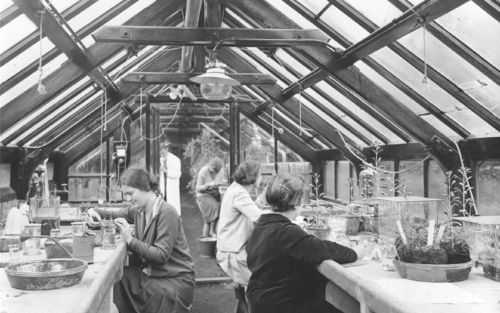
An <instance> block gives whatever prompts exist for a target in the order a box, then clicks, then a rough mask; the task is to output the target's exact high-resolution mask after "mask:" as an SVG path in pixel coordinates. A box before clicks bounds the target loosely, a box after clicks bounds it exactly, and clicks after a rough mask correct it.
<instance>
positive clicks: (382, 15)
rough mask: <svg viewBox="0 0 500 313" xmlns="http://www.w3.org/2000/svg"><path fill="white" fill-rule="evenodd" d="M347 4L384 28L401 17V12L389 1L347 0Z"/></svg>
mask: <svg viewBox="0 0 500 313" xmlns="http://www.w3.org/2000/svg"><path fill="white" fill-rule="evenodd" d="M346 2H347V3H349V4H350V5H351V6H352V7H353V8H355V9H356V11H358V12H360V13H361V14H363V15H364V16H366V17H367V18H369V19H370V20H371V21H372V22H374V23H375V24H377V25H378V26H384V25H386V24H388V23H389V22H391V21H392V20H393V19H395V18H396V17H398V16H400V15H401V11H399V10H398V9H397V8H395V7H394V6H393V5H392V4H390V1H387V0H370V1H366V0H347V1H346Z"/></svg>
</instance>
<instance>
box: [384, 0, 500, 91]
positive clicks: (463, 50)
mask: <svg viewBox="0 0 500 313" xmlns="http://www.w3.org/2000/svg"><path fill="white" fill-rule="evenodd" d="M389 1H390V2H391V4H392V5H394V6H395V7H396V8H398V9H399V10H401V11H406V10H410V9H412V8H413V5H412V4H411V2H409V1H407V0H389ZM483 2H484V1H483ZM497 7H498V8H500V6H499V5H498V4H497ZM497 12H498V11H497ZM426 29H427V30H428V31H429V33H431V34H432V35H433V36H434V37H436V38H437V39H439V40H440V41H441V42H442V43H444V44H445V45H446V46H448V47H449V48H450V49H452V50H453V51H454V52H455V53H457V54H458V55H460V56H461V57H462V58H463V59H464V60H466V61H467V62H469V63H470V64H472V65H473V66H474V67H476V68H477V69H478V70H479V71H481V73H483V74H484V75H486V76H487V77H488V78H489V79H491V80H492V81H494V82H495V83H497V84H499V85H500V70H498V69H497V68H496V67H495V66H494V65H492V64H491V63H490V62H488V61H487V60H486V59H484V58H483V57H482V56H481V55H479V53H477V52H476V51H474V50H473V49H471V48H470V47H469V46H467V45H466V44H465V43H464V42H462V41H461V40H460V39H458V38H457V37H455V36H454V35H452V34H451V33H450V32H449V31H447V30H446V29H445V28H444V27H443V26H441V25H439V24H438V23H436V22H434V21H430V22H428V23H427V25H426Z"/></svg>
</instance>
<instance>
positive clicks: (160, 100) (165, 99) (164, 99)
mask: <svg viewBox="0 0 500 313" xmlns="http://www.w3.org/2000/svg"><path fill="white" fill-rule="evenodd" d="M147 97H149V102H151V103H173V104H176V103H179V99H178V98H175V99H172V98H170V96H162V95H158V96H155V95H151V94H149V95H147ZM135 101H136V102H139V101H140V97H139V96H136V97H135ZM235 101H236V102H238V103H247V102H259V101H260V100H258V99H254V100H242V99H235V98H233V97H230V98H228V99H225V100H209V99H203V98H197V99H196V100H193V99H191V98H182V101H181V103H199V104H202V103H207V104H208V103H218V104H222V103H231V102H235Z"/></svg>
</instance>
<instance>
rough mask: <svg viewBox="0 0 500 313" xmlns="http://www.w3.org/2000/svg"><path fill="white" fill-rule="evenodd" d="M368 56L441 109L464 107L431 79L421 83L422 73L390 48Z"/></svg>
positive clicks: (450, 109) (451, 109)
mask: <svg viewBox="0 0 500 313" xmlns="http://www.w3.org/2000/svg"><path fill="white" fill-rule="evenodd" d="M370 56H371V57H372V58H373V59H374V60H375V61H377V63H379V64H381V65H383V66H384V67H385V68H386V69H388V70H389V71H390V72H391V73H392V74H393V75H395V76H396V77H398V78H399V79H401V80H402V81H403V82H405V83H406V84H407V85H408V86H410V87H411V88H412V89H413V90H415V91H417V92H418V93H419V94H420V95H421V96H423V97H424V98H426V99H427V100H429V101H430V102H432V103H433V104H434V105H435V106H436V107H437V108H439V109H440V110H441V111H443V112H448V111H454V110H456V108H457V107H458V108H463V107H464V105H463V104H462V103H461V102H460V101H458V100H457V99H455V98H454V97H452V96H451V95H450V94H449V93H447V92H446V91H444V90H443V89H442V88H441V87H439V86H438V85H436V83H434V82H433V81H432V80H430V79H428V80H427V83H426V84H425V83H423V78H424V75H423V74H422V73H421V72H420V71H418V70H417V69H416V68H415V67H413V66H411V65H410V64H409V63H408V62H406V61H405V60H404V59H403V58H401V57H400V56H399V55H397V54H396V53H395V52H394V51H392V50H391V49H389V48H382V49H380V50H378V51H376V52H374V53H373V54H371V55H370Z"/></svg>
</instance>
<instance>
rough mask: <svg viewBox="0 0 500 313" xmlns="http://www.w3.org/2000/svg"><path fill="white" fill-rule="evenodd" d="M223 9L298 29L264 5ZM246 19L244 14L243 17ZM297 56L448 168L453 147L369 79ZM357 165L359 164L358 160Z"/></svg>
mask: <svg viewBox="0 0 500 313" xmlns="http://www.w3.org/2000/svg"><path fill="white" fill-rule="evenodd" d="M225 4H226V6H227V7H228V8H231V10H233V11H235V12H238V14H239V13H240V12H252V13H251V16H252V17H253V18H254V19H255V20H256V21H258V22H259V24H260V25H262V26H266V27H278V28H283V27H290V28H294V27H295V28H297V27H299V26H298V25H297V24H296V23H295V22H293V21H292V20H290V19H289V18H288V17H286V16H284V15H283V14H282V13H281V12H279V11H278V10H276V9H275V8H274V7H273V6H271V5H270V4H268V3H259V4H258V5H257V4H255V3H253V2H249V1H244V0H232V1H226V2H225ZM247 15H248V14H247ZM296 50H298V51H299V52H300V53H301V54H303V55H304V56H305V57H307V58H308V59H309V60H311V61H313V62H314V63H315V64H317V65H319V66H322V67H324V68H325V70H328V71H329V72H330V74H331V75H332V76H333V77H336V78H337V79H339V80H340V81H341V82H342V84H343V85H345V86H348V87H349V88H351V89H352V90H355V91H356V92H357V93H358V94H360V95H362V96H363V98H365V99H367V100H369V101H370V102H371V103H376V104H377V105H376V109H377V110H379V111H383V112H384V113H385V114H387V115H389V116H390V118H391V119H393V120H394V122H395V123H396V124H397V125H398V126H399V127H401V128H402V129H404V130H405V131H406V132H408V133H409V134H411V135H412V137H414V138H415V139H416V140H418V141H420V142H421V143H422V144H424V145H425V146H426V147H428V148H429V153H430V154H431V155H432V156H433V157H434V158H435V159H436V160H437V161H438V162H439V163H440V165H441V166H442V167H443V168H447V167H449V166H452V164H454V163H455V161H456V157H457V155H456V152H455V151H454V149H453V148H452V146H453V143H452V142H451V140H450V139H448V138H447V137H446V136H444V135H443V134H442V133H441V132H440V131H438V130H437V129H435V128H434V127H433V126H432V125H430V124H429V123H427V122H425V121H424V120H423V119H421V118H420V117H419V116H418V115H416V114H415V113H414V112H413V111H411V110H409V109H408V108H406V107H405V106H403V105H402V104H401V103H400V102H399V101H397V100H396V99H395V98H394V97H393V96H391V95H390V94H389V93H388V92H387V91H385V90H383V89H381V88H380V87H379V86H378V85H376V84H374V83H373V82H372V81H371V80H370V79H368V78H367V77H366V76H364V75H363V74H362V73H361V72H359V71H358V70H356V69H355V68H354V67H352V66H351V67H349V68H347V69H343V70H338V71H330V70H329V68H328V64H329V61H330V60H331V59H332V56H331V52H330V51H328V49H325V48H323V47H315V48H314V49H311V48H310V47H300V48H299V47H297V48H296ZM358 162H359V160H358Z"/></svg>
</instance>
